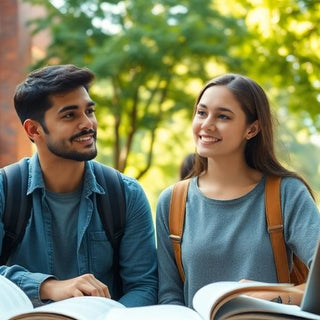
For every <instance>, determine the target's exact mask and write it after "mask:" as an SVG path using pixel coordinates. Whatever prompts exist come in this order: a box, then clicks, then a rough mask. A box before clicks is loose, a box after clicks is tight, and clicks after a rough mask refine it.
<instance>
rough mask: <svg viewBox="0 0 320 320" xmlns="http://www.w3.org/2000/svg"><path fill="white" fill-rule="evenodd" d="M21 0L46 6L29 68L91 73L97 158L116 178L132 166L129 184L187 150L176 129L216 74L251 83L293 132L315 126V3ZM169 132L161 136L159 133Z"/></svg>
mask: <svg viewBox="0 0 320 320" xmlns="http://www.w3.org/2000/svg"><path fill="white" fill-rule="evenodd" d="M25 1H26V2H29V3H32V4H37V5H42V6H44V7H46V11H47V16H46V17H45V18H38V19H35V20H33V21H31V22H30V24H31V26H32V27H33V30H34V32H35V33H36V32H38V31H40V30H43V29H44V28H47V29H48V30H49V31H50V34H51V44H50V46H49V47H48V50H47V55H46V57H45V58H44V59H42V60H41V61H37V64H36V65H35V66H36V67H39V66H42V65H45V64H48V63H74V64H76V65H79V66H87V67H89V68H90V69H92V70H93V71H94V73H95V74H96V77H97V81H96V84H95V86H94V88H93V91H92V92H93V93H92V94H93V95H94V99H95V100H96V102H97V103H98V105H99V107H100V111H98V117H99V123H100V124H99V126H100V133H99V141H100V144H101V146H102V148H101V149H102V150H103V153H102V155H101V157H102V158H103V157H105V161H108V162H109V161H111V157H112V158H113V160H112V162H113V166H114V167H116V168H118V169H119V170H121V171H124V170H125V169H128V168H129V169H130V168H131V167H134V168H135V169H134V170H135V171H134V175H135V176H136V177H137V178H140V177H142V176H144V174H145V173H146V172H147V171H148V170H149V169H150V167H151V164H152V163H153V161H154V159H153V156H154V155H155V154H156V156H157V157H158V158H159V156H161V157H165V153H166V152H171V154H174V155H175V156H177V155H178V154H179V152H180V154H181V152H184V154H182V155H181V158H180V159H182V158H183V156H184V155H185V154H186V153H188V152H190V151H191V150H190V147H188V148H186V147H185V146H186V145H188V146H189V145H190V144H189V141H190V139H189V137H188V134H187V133H186V130H185V129H184V128H185V126H186V125H187V126H189V122H188V121H190V118H191V113H192V106H193V102H194V99H195V96H196V95H197V93H198V91H199V88H200V86H201V85H203V83H204V82H206V81H207V80H208V79H210V78H212V77H214V76H216V75H217V74H220V73H222V72H225V71H231V72H239V73H243V74H246V75H248V76H251V77H252V78H254V79H255V80H256V81H258V82H259V83H260V84H261V85H262V86H263V87H264V88H265V89H266V90H267V92H268V93H269V95H270V96H271V98H272V101H274V102H275V103H276V105H277V108H278V109H279V110H285V114H287V115H288V114H289V115H290V114H295V115H297V116H298V117H300V119H306V120H305V121H300V122H296V127H295V129H296V130H300V129H301V128H303V127H307V128H309V129H310V132H315V131H316V130H319V128H320V117H319V112H318V109H319V101H320V92H319V90H320V81H319V69H320V68H319V67H320V63H319V61H320V57H319V54H320V50H319V48H320V42H319V41H320V37H319V34H320V32H319V31H320V30H319V28H320V27H319V26H320V21H319V20H320V2H319V1H315V0H313V1H311V0H284V1H278V0H260V1H255V0H211V1H210V0H188V1H187V0H181V1H178V2H177V1H173V0H160V1H154V0H123V1H115V0H110V1H103V0H61V1H59V5H57V3H58V2H57V1H53V0H52V1H51V2H50V1H47V0H25ZM53 4H55V6H54V5H53ZM35 66H34V67H35ZM179 117H182V118H184V119H188V120H182V119H179ZM177 123H179V125H180V126H181V127H180V128H179V130H178V129H177V128H175V127H174V126H175V125H176V124H177ZM169 127H170V128H171V129H170V130H171V132H173V133H172V134H171V135H167V133H164V132H163V129H164V128H169ZM189 130H190V129H188V131H189ZM312 130H313V131H312ZM163 137H166V138H165V141H164V142H165V144H166V147H163V148H162V149H161V152H160V153H159V151H157V150H155V144H159V142H161V141H162V140H163ZM111 148H112V149H111ZM175 148H178V150H180V151H174V149H175ZM187 149H188V150H187ZM175 161H178V160H176V159H175ZM158 165H161V164H160V162H158ZM163 165H165V164H163ZM167 165H168V162H167ZM166 170H168V171H170V169H169V167H168V166H167V167H166Z"/></svg>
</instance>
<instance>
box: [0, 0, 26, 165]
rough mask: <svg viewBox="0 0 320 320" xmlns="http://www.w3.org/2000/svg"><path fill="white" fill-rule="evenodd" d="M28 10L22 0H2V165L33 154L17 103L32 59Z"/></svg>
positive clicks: (0, 5) (0, 162) (0, 116)
mask: <svg viewBox="0 0 320 320" xmlns="http://www.w3.org/2000/svg"><path fill="white" fill-rule="evenodd" d="M23 13H24V14H23ZM25 13H26V12H25V11H24V7H23V4H22V1H19V0H1V1H0V167H2V166H4V165H6V164H9V163H11V162H14V161H17V160H18V159H20V158H21V157H23V156H29V155H30V154H31V153H32V144H31V143H30V141H29V140H28V138H27V137H26V134H25V133H24V130H23V128H22V126H21V123H20V121H19V119H18V117H17V115H16V113H15V110H14V106H13V94H14V90H15V87H16V85H17V84H18V83H19V82H21V81H22V80H23V79H24V77H25V75H26V73H27V70H26V68H27V66H28V65H29V64H30V62H31V49H30V47H31V40H30V37H29V34H28V30H27V28H26V27H25V16H26V14H25Z"/></svg>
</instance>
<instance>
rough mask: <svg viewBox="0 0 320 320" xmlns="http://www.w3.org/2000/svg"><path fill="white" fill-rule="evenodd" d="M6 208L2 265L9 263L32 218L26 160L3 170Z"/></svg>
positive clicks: (0, 262) (0, 258)
mask: <svg viewBox="0 0 320 320" xmlns="http://www.w3.org/2000/svg"><path fill="white" fill-rule="evenodd" d="M1 174H2V180H3V189H4V194H5V207H4V212H3V224H4V230H5V235H4V238H3V242H2V250H1V256H0V265H4V264H6V263H7V261H8V258H9V256H10V254H11V252H12V250H13V249H14V248H15V247H16V246H17V245H18V243H20V241H21V240H22V238H23V236H24V232H25V229H26V226H27V223H28V220H29V217H30V210H31V202H32V199H31V196H27V189H28V174H29V165H28V162H27V161H26V159H21V160H20V161H19V162H16V163H13V164H10V165H8V166H5V167H3V168H1Z"/></svg>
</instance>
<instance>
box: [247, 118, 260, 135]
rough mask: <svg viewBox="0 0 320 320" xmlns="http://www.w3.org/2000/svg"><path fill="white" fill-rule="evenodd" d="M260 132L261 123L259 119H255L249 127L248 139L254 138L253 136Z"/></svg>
mask: <svg viewBox="0 0 320 320" xmlns="http://www.w3.org/2000/svg"><path fill="white" fill-rule="evenodd" d="M259 132H260V125H259V121H258V120H255V121H254V122H252V123H251V124H250V126H249V128H248V132H247V136H246V138H247V140H250V139H252V138H253V137H255V136H256V135H257V134H258V133H259Z"/></svg>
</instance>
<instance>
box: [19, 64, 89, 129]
mask: <svg viewBox="0 0 320 320" xmlns="http://www.w3.org/2000/svg"><path fill="white" fill-rule="evenodd" d="M93 79H94V74H93V73H92V72H91V71H90V70H89V69H87V68H79V67H76V66H74V65H72V64H67V65H53V66H46V67H44V68H41V69H38V70H35V71H33V72H31V73H30V74H29V75H28V77H27V78H26V79H25V81H23V82H22V83H20V84H19V85H18V86H17V88H16V92H15V95H14V106H15V109H16V112H17V114H18V116H19V118H20V121H21V123H23V122H24V121H25V120H26V119H33V120H36V121H39V122H40V123H41V124H42V125H44V114H45V112H46V111H47V110H48V109H50V107H51V106H52V103H51V100H50V96H51V95H54V94H58V93H67V92H69V91H72V90H73V89H76V88H78V87H84V88H85V89H86V90H87V91H88V88H89V84H90V83H91V81H92V80H93Z"/></svg>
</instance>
